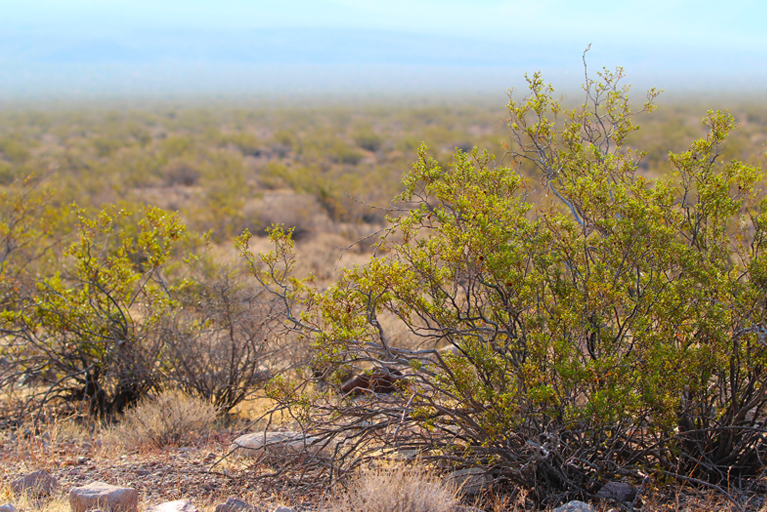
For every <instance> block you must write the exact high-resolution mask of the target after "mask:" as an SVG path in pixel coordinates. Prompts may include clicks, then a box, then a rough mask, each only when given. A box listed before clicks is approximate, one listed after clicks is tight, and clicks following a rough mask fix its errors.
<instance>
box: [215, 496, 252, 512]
mask: <svg viewBox="0 0 767 512" xmlns="http://www.w3.org/2000/svg"><path fill="white" fill-rule="evenodd" d="M256 510H258V511H259V512H260V510H261V509H257V508H256V507H254V506H252V505H248V504H247V503H245V502H244V501H242V500H238V499H237V498H229V499H228V500H226V503H221V504H220V505H216V512H254V511H256Z"/></svg>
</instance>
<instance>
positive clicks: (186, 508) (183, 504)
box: [146, 500, 197, 512]
mask: <svg viewBox="0 0 767 512" xmlns="http://www.w3.org/2000/svg"><path fill="white" fill-rule="evenodd" d="M146 512H197V507H195V506H194V505H192V502H191V501H190V500H176V501H166V502H165V503H160V504H159V505H153V506H151V507H147V509H146Z"/></svg>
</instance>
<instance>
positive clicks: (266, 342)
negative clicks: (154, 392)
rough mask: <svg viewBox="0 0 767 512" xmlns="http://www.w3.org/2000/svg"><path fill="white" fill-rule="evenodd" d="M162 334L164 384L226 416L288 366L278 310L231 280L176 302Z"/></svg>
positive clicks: (224, 277) (205, 285) (198, 287)
mask: <svg viewBox="0 0 767 512" xmlns="http://www.w3.org/2000/svg"><path fill="white" fill-rule="evenodd" d="M179 303H180V305H181V310H180V312H179V314H177V315H175V316H173V317H172V318H168V323H167V324H166V326H165V328H164V331H163V335H162V337H163V340H164V345H165V346H166V347H167V348H166V354H165V355H166V361H167V362H166V368H167V374H168V377H169V379H170V380H171V381H172V382H174V384H175V385H177V386H179V387H180V389H182V390H183V391H185V392H186V393H187V394H190V395H194V396H198V397H201V398H203V399H205V400H206V401H208V402H210V403H212V404H213V406H215V407H216V408H217V409H218V410H219V411H220V412H222V413H225V412H228V411H230V410H231V409H232V408H233V407H235V406H236V405H237V404H239V403H240V402H242V401H243V400H244V399H246V398H248V397H249V396H250V394H251V393H253V391H254V390H256V389H258V388H259V387H261V386H262V385H263V384H265V383H266V382H267V381H268V380H269V379H270V378H271V377H272V375H273V374H274V373H276V372H277V371H278V370H279V369H281V368H284V367H286V366H289V365H290V362H289V361H286V359H287V358H289V350H288V349H287V348H286V347H285V346H284V345H283V344H280V335H281V330H282V329H281V328H280V327H281V325H280V320H281V318H282V315H281V312H282V310H281V307H280V303H278V302H277V301H276V300H275V298H274V297H273V296H272V295H270V294H267V293H265V292H264V290H261V289H255V290H254V289H252V287H251V288H250V289H248V288H245V287H244V286H243V285H242V283H239V282H238V281H237V279H235V278H234V277H233V276H232V275H231V274H229V273H225V272H222V273H221V274H220V275H219V276H217V279H215V280H210V281H200V282H198V283H196V284H195V285H194V286H192V287H190V288H189V290H187V293H184V294H183V296H182V297H180V298H179Z"/></svg>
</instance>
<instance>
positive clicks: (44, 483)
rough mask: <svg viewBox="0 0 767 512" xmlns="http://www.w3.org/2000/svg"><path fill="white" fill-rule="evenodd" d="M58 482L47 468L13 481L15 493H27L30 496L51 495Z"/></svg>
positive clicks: (12, 486)
mask: <svg viewBox="0 0 767 512" xmlns="http://www.w3.org/2000/svg"><path fill="white" fill-rule="evenodd" d="M58 485H59V484H58V482H57V481H56V479H55V478H53V477H52V476H51V475H50V473H48V472H47V471H46V470H44V469H41V470H39V471H35V472H33V473H30V474H28V475H26V476H23V477H21V478H17V479H16V480H14V481H13V482H11V490H12V491H13V493H14V494H21V493H27V494H29V495H30V496H35V497H41V496H49V495H50V494H51V493H52V492H53V491H54V490H56V488H57V487H58Z"/></svg>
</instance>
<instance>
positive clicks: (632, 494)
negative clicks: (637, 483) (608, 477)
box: [597, 481, 637, 502]
mask: <svg viewBox="0 0 767 512" xmlns="http://www.w3.org/2000/svg"><path fill="white" fill-rule="evenodd" d="M636 495H637V492H636V489H634V487H632V486H631V485H629V484H627V483H624V482H613V481H609V482H607V483H606V484H605V485H603V486H602V488H601V489H599V491H598V492H597V498H599V499H602V500H615V501H618V502H624V501H634V498H636Z"/></svg>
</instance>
